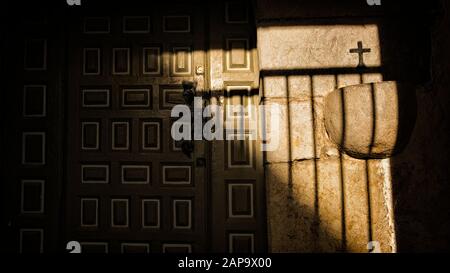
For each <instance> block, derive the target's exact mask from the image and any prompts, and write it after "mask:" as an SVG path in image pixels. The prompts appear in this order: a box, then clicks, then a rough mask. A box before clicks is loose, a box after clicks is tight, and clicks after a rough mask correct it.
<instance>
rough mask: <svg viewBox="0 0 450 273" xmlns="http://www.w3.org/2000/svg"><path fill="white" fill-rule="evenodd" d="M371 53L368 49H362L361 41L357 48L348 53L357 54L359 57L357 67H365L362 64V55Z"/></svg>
mask: <svg viewBox="0 0 450 273" xmlns="http://www.w3.org/2000/svg"><path fill="white" fill-rule="evenodd" d="M370 51H371V49H370V48H364V47H363V43H362V41H359V42H358V48H352V49H350V53H358V56H359V64H358V67H365V66H366V65H365V64H364V53H369V52H370Z"/></svg>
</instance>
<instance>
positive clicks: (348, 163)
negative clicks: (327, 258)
mask: <svg viewBox="0 0 450 273" xmlns="http://www.w3.org/2000/svg"><path fill="white" fill-rule="evenodd" d="M386 160H387V162H388V159H386ZM386 160H385V161H386ZM385 163H386V162H384V161H380V160H372V161H365V160H358V159H354V158H351V157H348V156H342V157H341V158H330V159H321V160H305V161H299V162H293V163H291V164H289V163H276V164H269V165H267V166H266V179H267V180H266V181H267V198H268V203H267V205H268V207H267V209H268V227H269V236H270V238H271V240H270V250H271V251H273V252H311V251H313V252H340V251H349V252H362V253H364V252H367V243H368V241H369V238H370V235H369V234H370V232H372V233H371V234H372V240H374V241H378V242H380V246H381V250H382V251H383V252H392V251H393V250H395V235H394V224H393V222H392V215H391V213H392V210H393V206H392V200H391V196H389V194H391V191H390V186H389V181H388V180H387V179H386V178H389V175H387V176H386V174H385V173H384V172H385V171H386V170H387V171H389V165H385ZM386 183H387V184H386ZM368 186H369V187H370V191H369V190H368ZM369 204H370V209H369ZM369 213H370V218H369ZM393 244H394V246H393Z"/></svg>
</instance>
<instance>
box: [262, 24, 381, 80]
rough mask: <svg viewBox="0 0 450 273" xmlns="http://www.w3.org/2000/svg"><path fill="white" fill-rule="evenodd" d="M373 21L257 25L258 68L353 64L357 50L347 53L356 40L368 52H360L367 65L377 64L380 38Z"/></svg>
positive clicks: (308, 67)
mask: <svg viewBox="0 0 450 273" xmlns="http://www.w3.org/2000/svg"><path fill="white" fill-rule="evenodd" d="M378 37H379V36H378V28H377V25H375V24H368V25H361V24H359V25H356V24H355V25H306V26H270V27H261V28H259V29H258V50H259V55H260V68H261V70H263V71H269V72H270V71H273V70H276V71H288V70H292V69H335V68H355V67H356V66H357V65H358V63H359V58H358V54H354V53H350V52H349V51H350V49H353V48H356V47H357V44H358V42H359V41H361V42H362V43H363V46H364V48H370V49H371V52H370V53H366V54H364V63H365V65H366V66H367V67H379V66H380V65H381V58H380V41H379V38H378Z"/></svg>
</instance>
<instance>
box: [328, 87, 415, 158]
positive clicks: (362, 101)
mask: <svg viewBox="0 0 450 273" xmlns="http://www.w3.org/2000/svg"><path fill="white" fill-rule="evenodd" d="M416 116H417V102H416V95H415V88H414V86H413V85H410V84H407V83H399V82H396V81H386V82H379V83H369V84H360V85H353V86H347V87H344V88H340V89H337V90H334V91H333V92H331V93H330V94H328V96H327V97H326V98H325V116H324V117H325V127H326V130H327V133H328V136H329V138H330V139H331V140H332V141H333V142H334V143H336V144H337V145H338V147H339V148H340V150H341V151H343V152H345V153H347V154H349V155H350V156H353V157H356V158H362V159H368V158H369V159H370V158H377V159H379V158H388V157H391V156H393V155H395V154H396V153H399V152H401V151H402V150H403V149H404V147H405V146H406V144H407V143H408V142H409V139H410V136H411V133H412V130H413V129H414V125H415V121H416Z"/></svg>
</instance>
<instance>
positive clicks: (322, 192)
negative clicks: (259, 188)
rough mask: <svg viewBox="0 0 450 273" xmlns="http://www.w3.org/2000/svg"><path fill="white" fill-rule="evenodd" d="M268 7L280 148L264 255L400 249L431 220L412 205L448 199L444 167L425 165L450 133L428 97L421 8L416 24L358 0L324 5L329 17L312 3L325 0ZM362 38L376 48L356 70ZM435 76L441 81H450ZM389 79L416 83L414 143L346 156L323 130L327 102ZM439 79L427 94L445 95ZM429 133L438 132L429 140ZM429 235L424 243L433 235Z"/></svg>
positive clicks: (261, 29) (263, 45)
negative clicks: (375, 245) (372, 155)
mask: <svg viewBox="0 0 450 273" xmlns="http://www.w3.org/2000/svg"><path fill="white" fill-rule="evenodd" d="M269 2H271V1H266V0H262V1H257V8H256V11H257V12H256V14H257V18H259V19H258V22H257V27H258V30H257V39H258V54H259V61H260V69H261V77H262V86H261V89H262V97H263V102H264V104H266V105H271V104H277V105H280V106H281V107H282V118H281V121H282V122H281V124H280V135H281V136H282V138H281V139H282V141H281V143H280V146H279V148H278V150H276V151H273V152H267V153H266V155H265V176H266V178H265V179H266V187H267V214H268V215H267V218H268V232H269V250H270V251H272V252H367V251H368V250H367V244H368V242H369V241H377V242H379V243H380V247H381V251H382V252H395V251H397V246H402V250H404V249H403V245H404V244H405V242H408V241H409V239H410V237H409V236H417V233H418V232H422V231H424V230H425V229H426V227H428V226H429V219H427V218H424V219H421V221H420V223H421V225H422V226H423V225H425V226H426V227H425V226H424V227H423V228H420V225H419V229H418V228H417V226H416V225H415V224H413V223H414V222H412V223H411V221H412V220H416V219H415V218H416V217H418V216H419V217H420V216H425V214H426V213H429V214H432V213H433V211H431V209H429V208H425V207H422V208H419V207H418V204H416V203H414V202H415V201H414V200H417V198H419V196H420V193H419V189H420V190H427V189H428V192H429V193H430V194H429V195H428V196H427V200H428V199H429V198H432V197H439V198H440V199H439V200H445V198H444V197H443V196H442V194H444V193H443V192H440V188H442V187H446V189H448V186H447V185H448V184H447V183H448V170H447V169H446V168H445V167H444V166H443V164H444V163H443V162H440V164H437V165H436V166H433V167H432V168H431V169H428V168H427V167H428V165H429V164H427V162H426V160H431V158H434V161H433V160H431V162H436V161H439V160H437V158H435V157H436V154H435V153H436V152H437V150H438V149H439V148H440V147H441V146H443V145H446V143H447V142H445V141H444V140H443V138H444V136H446V135H445V134H444V132H448V127H444V125H443V123H442V119H443V118H444V117H445V113H444V111H445V110H444V109H448V108H444V105H443V103H444V102H440V103H439V105H435V104H434V103H436V102H438V98H437V97H436V96H433V95H432V94H431V93H430V92H426V91H425V90H426V88H428V87H429V83H430V80H431V78H430V77H431V75H430V67H431V62H430V58H429V57H430V54H429V53H430V52H431V51H430V47H429V45H430V43H429V42H430V41H431V40H430V36H429V32H428V23H429V20H428V16H427V15H429V14H428V13H427V11H426V10H424V11H422V12H425V13H424V14H422V17H421V18H422V20H421V21H416V22H415V23H413V20H412V18H417V17H416V16H417V14H415V13H414V11H408V12H410V14H406V15H408V16H407V18H409V19H411V20H405V19H403V18H404V17H401V16H400V15H405V14H402V13H399V12H403V11H402V10H401V9H387V10H386V9H376V10H374V9H367V7H366V6H361V5H360V2H365V1H353V2H354V3H356V2H358V5H359V7H360V8H357V7H358V6H357V5H356V8H355V5H353V6H352V7H353V8H352V9H342V7H339V6H333V5H339V4H338V3H336V2H335V3H334V4H331V3H328V7H329V8H328V9H327V10H326V11H324V10H323V9H322V10H321V9H320V8H319V6H318V4H314V3H315V2H320V1H298V2H296V3H292V2H291V1H277V4H274V2H271V3H272V5H270V4H268V3H269ZM286 2H287V3H286ZM268 6H271V8H270V9H267V8H265V7H268ZM350 6H351V5H349V6H348V7H350ZM308 7H309V8H310V9H309V11H307V10H308ZM322 8H323V6H322ZM344 10H345V12H344ZM342 16H344V17H345V18H342ZM440 28H441V29H444V27H443V26H440ZM441 35H442V34H440V33H438V34H437V37H436V36H435V37H434V40H433V43H434V44H436V45H437V43H438V41H436V39H439V38H440V39H444V40H445V39H448V38H446V37H444V36H441ZM359 41H361V42H362V43H363V46H364V48H370V50H371V51H370V52H369V53H365V54H364V64H365V67H359V68H358V67H357V66H358V62H359V58H358V54H352V53H350V51H349V50H350V49H352V48H356V47H357V44H358V42H359ZM447 42H448V41H447ZM447 45H448V43H447ZM444 48H445V47H443V46H442V45H439V48H438V49H436V48H434V51H433V52H435V51H436V50H441V51H442V52H440V51H438V52H435V54H438V55H439V54H441V53H445V52H444ZM447 48H448V47H447ZM445 54H447V53H445ZM435 57H436V56H435ZM435 59H436V58H435ZM437 59H439V57H437ZM434 65H437V64H434ZM440 65H441V67H439V69H444V67H443V66H444V65H447V67H445V68H446V69H447V70H445V71H448V63H441V64H440ZM443 71H444V70H443ZM441 76H442V77H443V78H445V77H447V78H446V79H448V74H447V75H441ZM385 80H396V81H403V82H408V83H413V84H415V85H416V86H417V90H414V89H412V90H411V96H416V93H417V96H418V102H419V105H421V107H419V110H420V111H419V114H418V115H419V118H418V122H417V126H416V128H415V131H414V133H413V136H406V137H407V138H408V139H407V140H408V141H409V138H410V137H411V141H410V144H409V145H408V148H407V149H406V150H405V151H404V152H403V153H401V154H400V155H398V156H396V157H394V158H393V159H390V158H388V159H365V160H362V159H355V158H352V157H350V156H348V155H346V154H343V153H341V152H340V151H339V150H338V148H337V145H336V144H335V143H333V142H332V141H331V140H330V139H329V137H328V135H327V131H326V129H325V126H324V120H323V119H324V98H325V97H326V96H327V94H329V93H330V92H332V91H333V90H335V89H336V88H340V87H344V86H349V85H355V84H360V83H372V82H380V81H385ZM435 80H436V81H439V83H438V84H437V85H438V86H439V87H437V86H436V87H434V88H437V90H440V91H435V92H437V93H438V95H441V96H442V97H443V98H448V87H446V86H445V85H444V82H445V80H444V79H435ZM447 82H448V81H447ZM439 88H440V89H439ZM443 101H448V99H447V100H443ZM434 106H436V107H437V109H436V107H434ZM427 111H428V113H427ZM447 112H448V110H447ZM428 114H432V115H431V116H429V115H428ZM429 119H433V122H431V123H430V122H427V120H429ZM433 126H435V127H433ZM269 127H270V126H269ZM435 128H437V129H440V131H439V133H437V134H436V135H434V136H433V137H432V138H430V137H425V136H427V134H429V132H430V131H429V130H431V129H433V131H434V129H435ZM445 130H446V131H445ZM417 135H418V136H417ZM447 135H448V134H447ZM403 137H404V136H403ZM430 140H432V141H433V142H435V143H436V144H433V148H435V149H433V150H432V151H429V152H419V150H420V149H419V148H418V147H420V146H421V145H424V146H426V145H425V142H426V141H430ZM438 140H440V142H439V141H438ZM447 146H448V145H447ZM413 154H415V155H413ZM439 157H440V156H439ZM446 158H448V157H446ZM446 162H448V161H446ZM433 171H436V172H437V173H440V174H441V175H439V174H435V175H433V180H434V181H435V183H434V185H435V186H436V188H434V189H430V188H428V186H427V185H426V183H427V181H426V177H427V176H428V173H429V172H433ZM415 174H418V175H419V176H420V177H422V178H418V177H415ZM411 180H416V181H413V182H411ZM410 183H413V184H417V186H414V187H415V188H414V190H413V191H409V190H408V189H409V187H410V186H409V184H410ZM393 185H394V190H393V187H392V186H393ZM432 185H433V184H432ZM430 186H431V185H430ZM405 189H406V190H405ZM447 196H448V192H447ZM430 201H431V200H430ZM398 202H401V204H400V206H399V203H398ZM422 205H424V204H422ZM414 209H415V210H414ZM436 209H441V210H442V209H446V208H442V207H439V206H438V205H437V207H436ZM445 211H447V212H448V209H447V210H445ZM416 213H418V214H420V215H417V214H416ZM422 214H423V215H422ZM445 219H446V218H445ZM446 220H447V221H448V219H446ZM442 221H443V220H442ZM432 222H433V221H432ZM434 222H436V221H434ZM442 227H448V222H446V225H443V226H442ZM447 230H448V228H447ZM430 231H431V230H427V232H426V233H427V234H428V235H423V236H425V237H427V238H428V237H430V236H433V235H432V234H431V233H429V232H430ZM439 231H440V232H441V233H443V234H444V233H446V232H447V233H446V234H448V231H445V230H443V229H440V230H439ZM398 233H401V234H398ZM410 233H411V234H410ZM405 236H406V237H405ZM447 238H448V237H447ZM399 239H400V243H399V242H397V241H398V240H399ZM403 241H405V242H403ZM413 241H414V240H413ZM415 241H417V240H415ZM423 245H424V243H423V242H421V244H420V246H418V247H417V249H419V250H420V249H421V246H423ZM444 245H445V244H444V243H442V246H444ZM447 245H448V242H447ZM405 246H406V245H405ZM408 247H409V246H408ZM405 250H406V251H408V248H407V249H405Z"/></svg>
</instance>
